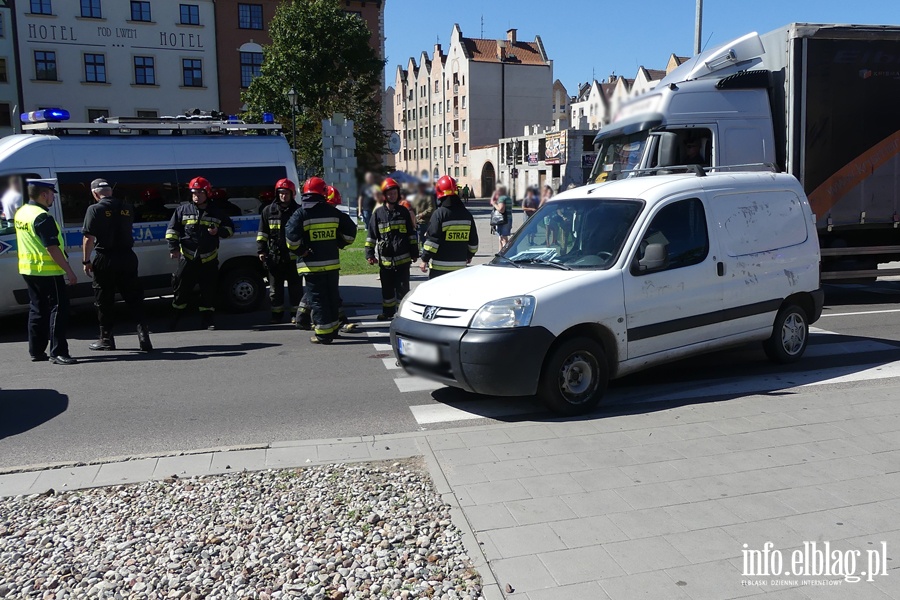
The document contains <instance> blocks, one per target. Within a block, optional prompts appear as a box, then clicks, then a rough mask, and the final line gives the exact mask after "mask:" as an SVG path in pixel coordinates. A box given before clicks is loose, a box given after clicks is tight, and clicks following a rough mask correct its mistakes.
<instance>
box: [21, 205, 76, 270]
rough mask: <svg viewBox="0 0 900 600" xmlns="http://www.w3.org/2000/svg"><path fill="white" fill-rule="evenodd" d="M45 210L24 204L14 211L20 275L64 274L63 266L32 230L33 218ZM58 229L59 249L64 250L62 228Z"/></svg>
mask: <svg viewBox="0 0 900 600" xmlns="http://www.w3.org/2000/svg"><path fill="white" fill-rule="evenodd" d="M45 213H46V211H45V210H44V209H43V208H41V207H40V206H37V205H34V204H25V205H23V206H22V207H21V208H20V209H19V210H17V211H16V216H15V223H16V242H17V243H18V254H19V273H20V274H22V275H45V276H51V275H64V274H65V271H63V268H62V267H60V266H59V265H58V264H56V261H55V260H53V257H52V256H50V252H48V251H47V248H46V247H45V246H44V244H42V243H41V238H39V237H38V236H37V233H35V231H34V222H35V220H36V219H37V218H38V217H39V216H41V215H42V214H45ZM57 229H58V233H57V236H58V237H59V249H60V250H61V251H63V252H65V248H66V243H65V241H64V240H63V235H62V229H59V228H57Z"/></svg>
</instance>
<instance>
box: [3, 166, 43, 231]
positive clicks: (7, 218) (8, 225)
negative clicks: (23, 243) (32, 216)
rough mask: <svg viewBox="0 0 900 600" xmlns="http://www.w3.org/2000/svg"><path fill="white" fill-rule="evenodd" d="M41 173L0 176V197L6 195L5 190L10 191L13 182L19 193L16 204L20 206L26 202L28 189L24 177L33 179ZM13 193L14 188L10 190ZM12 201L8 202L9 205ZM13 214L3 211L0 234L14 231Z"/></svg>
mask: <svg viewBox="0 0 900 600" xmlns="http://www.w3.org/2000/svg"><path fill="white" fill-rule="evenodd" d="M40 177H41V175H38V174H37V173H21V174H15V175H8V176H5V177H0V197H3V196H4V195H6V193H7V192H9V191H10V189H11V186H12V185H13V182H15V183H16V184H17V185H18V188H17V189H18V191H19V193H20V194H21V197H20V198H19V200H18V202H17V204H18V206H22V204H26V203H27V202H28V189H27V186H26V184H25V180H26V179H34V178H40ZM12 192H13V193H14V192H15V190H12ZM11 204H12V203H11V202H10V205H11ZM14 217H15V214H11V215H8V214H6V213H5V212H4V213H3V216H2V218H0V235H7V234H11V233H15V231H16V229H15V223H14V221H13V218H14Z"/></svg>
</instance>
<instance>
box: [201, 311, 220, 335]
mask: <svg viewBox="0 0 900 600" xmlns="http://www.w3.org/2000/svg"><path fill="white" fill-rule="evenodd" d="M200 326H201V327H203V328H204V329H208V330H209V331H214V330H215V329H216V322H215V316H214V315H213V312H212V311H211V310H204V311H203V312H201V313H200Z"/></svg>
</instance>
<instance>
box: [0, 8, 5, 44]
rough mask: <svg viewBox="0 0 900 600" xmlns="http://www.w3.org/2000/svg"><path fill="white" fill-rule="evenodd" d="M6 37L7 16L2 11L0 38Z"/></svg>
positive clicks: (0, 15) (0, 14)
mask: <svg viewBox="0 0 900 600" xmlns="http://www.w3.org/2000/svg"><path fill="white" fill-rule="evenodd" d="M5 37H6V18H5V17H4V16H3V13H0V38H5Z"/></svg>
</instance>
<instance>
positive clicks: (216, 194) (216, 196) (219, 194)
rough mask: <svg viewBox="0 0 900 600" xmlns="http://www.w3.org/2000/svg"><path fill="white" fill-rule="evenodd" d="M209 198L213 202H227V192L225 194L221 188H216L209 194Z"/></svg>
mask: <svg viewBox="0 0 900 600" xmlns="http://www.w3.org/2000/svg"><path fill="white" fill-rule="evenodd" d="M209 197H210V198H212V199H213V200H228V192H226V191H225V190H223V189H222V188H216V189H214V190H213V191H212V194H210V195H209Z"/></svg>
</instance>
